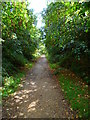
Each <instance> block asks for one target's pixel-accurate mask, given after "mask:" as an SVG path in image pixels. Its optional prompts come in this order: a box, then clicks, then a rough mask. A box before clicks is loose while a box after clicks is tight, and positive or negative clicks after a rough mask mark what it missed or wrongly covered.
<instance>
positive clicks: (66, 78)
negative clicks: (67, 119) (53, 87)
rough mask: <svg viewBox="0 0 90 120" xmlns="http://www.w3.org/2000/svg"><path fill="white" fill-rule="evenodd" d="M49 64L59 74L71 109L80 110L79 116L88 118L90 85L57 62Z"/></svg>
mask: <svg viewBox="0 0 90 120" xmlns="http://www.w3.org/2000/svg"><path fill="white" fill-rule="evenodd" d="M49 66H50V68H51V70H54V74H55V75H57V76H58V79H59V82H60V86H61V89H62V91H63V93H64V97H65V99H66V100H68V102H69V104H70V106H71V108H70V109H71V110H72V111H73V110H74V111H78V115H77V118H88V117H89V116H88V115H89V112H88V107H89V106H88V104H89V100H88V97H89V95H88V94H89V93H88V85H87V84H85V83H84V82H83V80H81V79H80V78H78V77H77V76H76V75H75V74H74V73H72V72H71V73H70V71H69V70H66V69H65V68H61V67H59V65H58V64H57V63H54V64H53V63H49ZM57 68H58V69H57Z"/></svg>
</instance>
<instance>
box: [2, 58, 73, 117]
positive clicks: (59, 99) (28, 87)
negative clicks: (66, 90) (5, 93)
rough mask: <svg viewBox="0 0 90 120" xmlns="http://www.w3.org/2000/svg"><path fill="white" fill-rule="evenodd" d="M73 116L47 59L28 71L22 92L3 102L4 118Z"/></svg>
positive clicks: (39, 61) (38, 62)
mask: <svg viewBox="0 0 90 120" xmlns="http://www.w3.org/2000/svg"><path fill="white" fill-rule="evenodd" d="M71 115H72V113H71V111H70V110H69V106H68V104H67V103H66V102H65V100H64V97H63V95H62V92H61V89H60V85H59V83H58V82H57V81H56V80H55V79H53V77H52V74H51V72H50V70H49V68H48V63H47V60H46V58H45V57H41V58H40V59H39V60H38V61H37V62H36V64H35V65H34V67H33V68H32V70H30V71H28V73H27V75H26V77H25V79H24V80H23V83H22V87H21V88H20V90H19V91H17V92H16V93H15V94H14V96H11V97H9V98H8V99H7V100H3V118H68V117H70V116H71Z"/></svg>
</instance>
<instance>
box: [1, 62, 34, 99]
mask: <svg viewBox="0 0 90 120" xmlns="http://www.w3.org/2000/svg"><path fill="white" fill-rule="evenodd" d="M32 66H33V63H31V62H30V63H28V64H26V65H25V68H23V70H21V71H19V73H17V74H13V76H9V77H4V78H3V87H2V89H1V90H0V91H1V92H0V93H1V94H2V97H7V96H9V95H10V94H12V93H14V92H15V91H16V90H17V88H18V86H19V84H20V83H21V80H22V78H23V77H24V76H25V73H26V71H25V69H30V68H32Z"/></svg>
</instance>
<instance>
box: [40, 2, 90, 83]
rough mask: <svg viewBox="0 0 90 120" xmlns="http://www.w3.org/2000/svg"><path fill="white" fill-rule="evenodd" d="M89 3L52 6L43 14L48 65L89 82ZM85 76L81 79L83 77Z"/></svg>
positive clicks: (59, 3) (62, 3)
mask: <svg viewBox="0 0 90 120" xmlns="http://www.w3.org/2000/svg"><path fill="white" fill-rule="evenodd" d="M89 6H90V2H89V3H85V2H81V3H79V2H65V3H64V2H55V3H53V2H52V3H51V4H50V5H48V7H47V9H46V10H44V11H43V12H42V16H43V21H44V22H45V27H44V33H43V38H44V43H45V46H46V49H47V52H48V56H49V60H50V61H51V62H54V63H56V62H59V65H61V66H63V67H66V68H69V69H71V70H72V71H74V72H75V73H76V74H78V75H79V76H81V77H82V78H83V79H84V80H85V81H87V82H89V75H88V66H89V65H88V56H89V54H90V51H89V49H88V43H89V29H90V17H89V15H90V14H89V12H90V8H89ZM83 74H84V75H83Z"/></svg>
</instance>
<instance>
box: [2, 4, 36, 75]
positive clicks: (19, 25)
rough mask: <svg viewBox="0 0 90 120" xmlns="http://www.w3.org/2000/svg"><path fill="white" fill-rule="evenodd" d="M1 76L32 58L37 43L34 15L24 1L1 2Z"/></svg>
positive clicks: (11, 72)
mask: <svg viewBox="0 0 90 120" xmlns="http://www.w3.org/2000/svg"><path fill="white" fill-rule="evenodd" d="M2 7H3V9H2V11H1V12H2V39H3V40H4V42H3V43H2V67H3V71H2V73H3V76H7V75H12V74H13V73H14V72H16V71H18V68H19V67H21V66H24V65H25V64H26V63H27V62H28V60H32V58H33V55H32V54H33V53H34V52H35V50H36V48H37V45H38V42H37V40H38V37H37V34H38V29H37V28H36V23H37V21H36V16H35V15H34V14H33V11H32V10H29V9H28V3H26V2H2Z"/></svg>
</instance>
